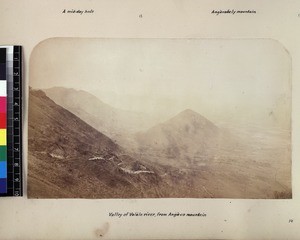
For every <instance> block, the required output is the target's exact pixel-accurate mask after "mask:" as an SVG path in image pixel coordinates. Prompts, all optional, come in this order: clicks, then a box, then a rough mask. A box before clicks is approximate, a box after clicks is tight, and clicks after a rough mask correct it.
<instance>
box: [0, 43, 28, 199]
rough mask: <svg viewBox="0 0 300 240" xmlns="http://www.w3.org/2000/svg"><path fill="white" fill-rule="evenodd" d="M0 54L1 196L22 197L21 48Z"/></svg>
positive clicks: (9, 48) (0, 50)
mask: <svg viewBox="0 0 300 240" xmlns="http://www.w3.org/2000/svg"><path fill="white" fill-rule="evenodd" d="M0 55H1V56H0V61H1V63H0V66H1V67H0V79H1V80H0V196H22V195H23V191H22V96H21V95H22V94H21V93H22V47H21V46H1V47H0Z"/></svg>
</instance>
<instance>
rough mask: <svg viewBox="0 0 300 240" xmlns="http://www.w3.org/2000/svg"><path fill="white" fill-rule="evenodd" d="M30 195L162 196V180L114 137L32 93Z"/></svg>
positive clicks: (29, 141) (33, 91)
mask: <svg viewBox="0 0 300 240" xmlns="http://www.w3.org/2000/svg"><path fill="white" fill-rule="evenodd" d="M29 98H30V99H29V101H30V104H29V126H28V129H29V130H28V131H29V132H28V134H29V137H28V144H29V147H28V152H29V166H28V171H29V175H28V181H29V189H28V194H29V196H30V197H49V198H53V197H87V198H94V197H95V198H109V197H142V196H144V194H147V196H149V197H158V196H160V193H159V185H160V177H159V176H158V174H157V173H156V170H155V169H154V168H152V167H151V166H149V165H147V164H144V163H142V162H140V161H136V160H135V159H134V158H132V157H130V156H129V155H128V154H126V152H125V151H124V150H123V149H122V148H121V147H120V146H118V145H117V144H115V143H114V142H113V141H112V140H111V139H109V138H108V137H107V136H105V135H104V134H102V133H100V132H98V131H97V130H96V129H94V128H93V127H91V126H89V125H88V124H86V123H85V122H84V121H82V120H81V119H79V118H78V117H76V116H75V115H74V114H72V113H70V112H69V111H67V110H65V109H64V108H62V107H61V106H59V105H57V104H56V103H55V102H53V101H52V100H51V99H49V98H48V97H47V96H46V95H45V93H44V92H43V91H40V90H37V91H36V90H30V97H29Z"/></svg>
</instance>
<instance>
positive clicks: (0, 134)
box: [0, 129, 6, 146]
mask: <svg viewBox="0 0 300 240" xmlns="http://www.w3.org/2000/svg"><path fill="white" fill-rule="evenodd" d="M0 145H4V146H5V145H6V129H0Z"/></svg>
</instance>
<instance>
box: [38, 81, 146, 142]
mask: <svg viewBox="0 0 300 240" xmlns="http://www.w3.org/2000/svg"><path fill="white" fill-rule="evenodd" d="M44 91H45V93H46V95H47V96H48V97H49V98H50V99H52V100H53V101H54V102H55V103H57V104H58V105H60V106H62V107H63V108H65V109H67V110H69V111H70V112H72V113H74V114H75V115H76V116H77V117H79V118H80V119H82V120H83V121H85V122H86V123H88V124H89V125H91V126H92V127H94V128H96V129H97V130H99V131H100V132H102V133H104V134H105V135H107V136H109V137H110V138H112V139H113V140H115V141H117V142H118V143H120V142H122V141H123V139H124V138H125V137H126V136H127V135H128V134H131V133H134V132H138V131H141V130H144V129H147V128H148V127H150V125H151V124H150V121H149V117H148V116H146V115H144V114H142V113H136V112H130V111H124V110H120V109H117V108H113V107H111V106H109V105H108V104H106V103H104V102H102V101H101V100H99V99H98V98H97V97H95V96H93V95H92V94H90V93H88V92H85V91H82V90H80V91H77V90H75V89H70V88H62V87H54V88H50V89H45V90H44Z"/></svg>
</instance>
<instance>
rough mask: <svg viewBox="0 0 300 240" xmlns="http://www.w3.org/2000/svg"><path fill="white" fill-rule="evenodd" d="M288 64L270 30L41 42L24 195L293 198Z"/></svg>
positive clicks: (34, 64)
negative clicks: (250, 35) (260, 34)
mask: <svg viewBox="0 0 300 240" xmlns="http://www.w3.org/2000/svg"><path fill="white" fill-rule="evenodd" d="M291 65H292V64H291V58H290V55H289V53H288V51H287V50H286V49H285V48H284V47H283V46H282V45H281V44H280V43H279V42H277V41H274V40H269V39H101V38H51V39H48V40H45V41H43V42H41V43H39V44H38V45H37V46H36V47H35V48H34V50H33V52H32V55H31V58H30V72H29V77H30V82H29V86H30V87H29V88H30V89H29V102H28V108H29V109H28V196H29V198H88V199H92V198H94V199H95V198H96V199H101V198H234V199H291V198H292V176H291V175H292V174H291V168H292V164H291V147H292V146H291Z"/></svg>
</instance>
